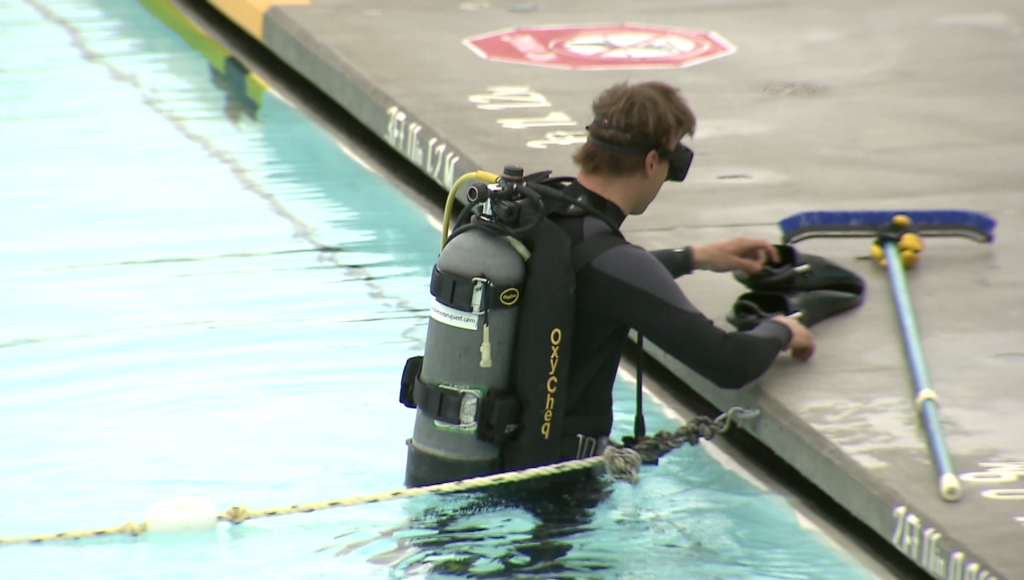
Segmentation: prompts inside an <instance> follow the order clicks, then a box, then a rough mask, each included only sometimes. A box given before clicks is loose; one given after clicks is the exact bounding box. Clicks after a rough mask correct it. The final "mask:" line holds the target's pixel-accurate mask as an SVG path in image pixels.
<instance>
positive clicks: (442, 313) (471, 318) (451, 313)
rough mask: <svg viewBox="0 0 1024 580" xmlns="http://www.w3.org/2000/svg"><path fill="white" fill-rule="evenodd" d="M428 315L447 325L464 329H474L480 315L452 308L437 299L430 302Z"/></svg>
mask: <svg viewBox="0 0 1024 580" xmlns="http://www.w3.org/2000/svg"><path fill="white" fill-rule="evenodd" d="M430 317H431V318H433V319H434V320H436V321H438V322H440V323H442V324H447V325H448V326H454V327H456V328H462V329H465V330H476V328H477V320H478V319H479V318H480V315H479V314H473V313H472V312H464V311H462V310H459V309H457V308H452V307H451V306H445V305H444V304H441V303H440V302H438V301H437V300H434V301H433V302H431V303H430Z"/></svg>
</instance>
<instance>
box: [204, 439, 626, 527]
mask: <svg viewBox="0 0 1024 580" xmlns="http://www.w3.org/2000/svg"><path fill="white" fill-rule="evenodd" d="M608 449H615V448H614V447H609V448H608ZM602 462H604V457H602V456H596V457H588V458H587V459H575V460H572V461H566V462H564V463H556V464H553V465H543V466H541V467H531V468H529V469H524V470H522V471H511V472H508V473H496V474H494V475H485V476H482V477H474V478H471V479H463V480H460V481H453V482H450V483H438V484H435V485H425V486H423V487H411V488H408V489H397V490H394V491H389V492H385V493H375V494H370V495H362V496H358V497H352V498H348V499H338V500H333V501H324V502H316V503H304V504H296V505H292V506H286V507H280V508H271V509H264V510H254V511H249V509H248V508H246V507H245V506H235V507H232V508H228V510H227V511H226V512H224V513H223V514H221V515H220V516H219V518H218V519H219V520H220V521H222V522H231V523H233V524H240V523H242V522H244V521H245V520H251V519H255V518H265V517H269V516H283V515H286V514H296V513H307V512H313V511H319V510H325V509H330V508H336V507H348V506H354V505H363V504H370V503H377V502H382V501H388V500H392V499H404V498H409V497H416V496H420V495H429V494H432V493H438V494H441V493H453V492H457V491H469V490H471V489H479V488H481V487H489V486H492V485H499V484H502V483H511V482H514V481H523V480H526V479H530V478H532V477H541V476H546V475H556V474H559V473H566V472H569V471H576V470H579V469H586V468H588V467H594V466H596V465H599V464H601V463H602Z"/></svg>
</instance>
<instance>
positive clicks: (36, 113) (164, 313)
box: [0, 0, 870, 580]
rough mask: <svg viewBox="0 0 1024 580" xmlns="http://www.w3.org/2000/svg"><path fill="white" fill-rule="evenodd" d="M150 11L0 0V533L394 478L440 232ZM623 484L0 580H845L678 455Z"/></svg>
mask: <svg viewBox="0 0 1024 580" xmlns="http://www.w3.org/2000/svg"><path fill="white" fill-rule="evenodd" d="M151 5H152V3H148V4H146V5H144V4H142V3H139V2H135V1H128V0H64V1H56V0H54V1H47V2H44V1H43V0H0V79H2V85H0V183H2V186H0V208H2V209H0V446H2V449H3V450H4V452H3V454H2V455H0V538H9V537H18V536H27V535H35V534H46V533H54V532H60V531H67V530H78V529H90V528H99V527H108V526H116V525H119V524H121V523H123V522H125V521H127V520H135V521H141V519H142V514H143V512H144V511H145V510H146V508H147V507H149V506H150V505H151V504H153V503H155V502H156V501H159V500H161V499H164V498H168V497H173V496H180V495H196V496H200V497H204V498H207V499H209V500H211V501H213V502H214V503H215V504H216V506H217V507H218V508H219V510H220V511H223V510H224V509H226V508H227V507H230V506H233V505H247V506H249V507H251V508H265V507H272V506H283V505H289V504H293V503H300V502H314V501H324V500H330V499H337V498H346V497H351V496H357V495H362V494H367V493H376V492H383V491H388V490H391V489H396V488H400V487H401V486H402V480H403V476H404V469H405V444H404V440H405V439H406V438H407V437H408V436H409V435H410V434H411V431H412V422H413V412H412V411H410V410H408V409H405V408H404V407H402V406H401V405H400V404H399V403H398V401H397V382H398V377H399V376H400V373H401V369H402V366H403V364H404V361H405V359H406V357H408V356H410V355H411V354H414V353H418V352H421V350H422V346H423V338H424V335H425V331H426V319H427V307H428V305H429V293H428V289H427V287H428V280H429V278H428V276H429V271H430V267H431V265H432V264H433V262H434V260H435V258H436V254H437V237H438V235H437V231H436V230H435V229H434V228H433V227H432V226H431V225H430V223H429V222H428V220H427V219H426V218H425V216H424V215H423V213H422V211H421V210H420V209H419V208H418V207H417V206H416V205H415V204H414V203H413V202H411V201H410V200H408V199H407V198H406V197H405V196H403V195H402V194H401V192H399V191H397V190H396V189H395V188H394V187H392V186H391V185H389V183H388V181H387V180H386V179H384V178H383V177H382V176H380V175H377V174H375V173H374V172H373V171H371V170H369V169H368V168H367V167H366V166H364V165H363V164H362V163H361V162H360V161H359V160H358V159H356V158H354V157H352V156H351V155H349V154H348V153H346V151H343V150H342V149H341V148H340V147H339V146H338V144H337V143H336V142H335V141H334V140H333V139H332V138H331V137H330V136H329V135H328V134H327V133H326V132H325V131H323V130H322V129H320V128H319V127H317V126H316V125H314V124H313V123H312V122H310V121H309V120H307V119H306V118H305V117H304V116H303V115H302V114H301V113H300V112H298V111H297V110H295V109H294V108H292V107H291V106H289V105H288V104H286V103H285V102H283V101H282V100H280V99H278V98H277V97H275V96H274V95H273V94H270V93H267V94H266V95H264V99H263V103H262V106H261V107H260V108H259V110H258V113H256V114H253V111H251V110H246V108H245V107H244V106H243V105H241V104H240V103H239V102H238V100H237V99H236V98H234V97H232V96H231V95H229V94H228V93H227V92H225V91H224V90H223V89H222V88H218V87H219V86H223V83H220V82H213V81H212V80H211V71H210V66H209V64H208V62H207V60H206V59H205V58H204V57H203V56H202V55H201V54H200V53H199V52H196V50H195V49H193V48H192V47H190V46H189V44H188V43H186V41H185V40H183V39H182V37H181V36H179V35H178V34H176V33H174V32H172V31H171V30H170V29H169V28H168V27H167V26H166V25H165V24H163V23H162V22H161V21H160V20H159V19H158V18H157V17H156V16H154V14H153V13H152V12H150V11H149V10H147V7H146V6H150V7H152V6H151ZM645 408H646V409H647V414H648V428H649V429H650V430H654V429H659V428H668V429H673V428H675V426H676V425H677V423H676V422H675V421H674V420H673V419H671V418H670V417H669V415H668V414H666V413H665V412H664V411H663V410H662V409H660V408H659V407H658V406H657V405H656V403H655V402H653V401H648V403H647V405H646V407H645ZM632 410H633V409H632V393H631V391H630V385H629V384H628V383H626V382H624V381H622V382H621V384H619V385H618V387H617V401H616V414H617V418H616V424H617V426H618V429H619V431H618V432H617V436H621V435H624V434H626V433H627V432H628V429H629V425H631V423H632ZM641 477H642V478H641V481H640V483H639V484H637V485H635V486H630V485H628V484H624V483H611V482H608V481H598V482H592V483H589V484H587V485H582V486H575V487H572V488H566V487H565V486H556V487H555V488H553V489H552V490H549V492H548V493H540V492H537V491H535V490H534V491H531V490H528V489H525V490H524V489H518V488H512V489H508V490H503V491H502V492H500V493H496V494H483V493H468V494H460V495H457V496H435V497H424V498H416V499H411V500H401V501H394V502H389V503H383V504H376V505H370V506H360V507H352V508H342V509H335V510H327V511H322V512H316V513H310V514H299V515H291V516H283V517H277V518H267V519H260V520H254V521H249V522H246V523H244V524H242V525H238V526H229V525H226V524H222V525H221V527H220V528H218V530H217V531H215V532H209V533H200V534H192V535H184V536H166V535H165V536H160V535H154V534H147V535H143V536H141V537H139V538H129V537H124V536H119V537H115V538H108V539H102V540H85V541H68V542H53V543H46V544H37V545H15V546H3V547H0V578H4V579H8V578H11V579H13V578H31V579H36V578H39V579H68V578H75V579H86V580H91V579H94V578H97V579H98V578H103V579H104V580H109V579H121V578H125V579H129V578H217V579H220V578H420V577H423V578H427V577H429V578H510V577H515V578H537V579H541V578H574V579H575V578H600V579H605V578H621V579H627V578H629V579H634V578H658V579H665V578H680V579H682V578H693V579H725V578H728V579H732V578H743V579H768V578H787V579H798V578H815V579H817V578H828V579H838V580H842V579H848V578H849V579H853V578H868V577H870V576H869V574H868V573H867V572H866V571H865V570H864V569H863V568H861V567H859V566H858V565H856V564H853V563H851V562H850V561H849V559H848V558H847V557H846V556H844V555H842V554H840V553H838V552H837V551H836V550H834V549H833V548H832V547H831V546H830V545H829V544H828V542H827V541H826V540H824V539H823V537H822V536H821V535H820V534H819V533H817V532H815V531H813V530H808V529H805V528H804V527H802V526H801V525H800V524H799V522H798V520H797V518H796V516H795V514H794V512H793V510H792V508H791V507H790V506H789V505H788V504H787V503H786V502H785V501H783V500H782V498H780V497H777V496H775V495H772V494H770V493H767V492H764V491H762V490H759V489H758V488H756V487H754V486H752V485H751V484H749V483H748V482H747V481H745V480H744V479H743V478H741V477H740V476H739V475H737V474H736V473H734V472H732V471H730V470H728V469H726V468H724V467H723V466H722V465H721V464H719V463H718V462H717V461H716V460H715V459H713V458H712V457H711V456H709V455H708V454H707V453H706V452H705V451H704V450H703V449H701V448H685V449H680V450H677V451H675V452H673V453H672V454H670V455H669V456H668V457H666V458H665V459H663V460H662V462H661V465H660V466H658V467H656V468H644V470H643V472H642V476H641Z"/></svg>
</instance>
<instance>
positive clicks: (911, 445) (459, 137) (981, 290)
mask: <svg viewBox="0 0 1024 580" xmlns="http://www.w3.org/2000/svg"><path fill="white" fill-rule="evenodd" d="M210 4H212V5H214V6H215V7H216V8H218V9H219V10H221V11H222V12H223V13H224V14H225V15H226V16H228V17H229V18H231V19H232V20H234V21H235V22H236V23H237V24H238V25H239V26H240V27H242V28H243V29H245V30H246V31H247V32H248V33H249V34H250V35H252V36H253V38H255V39H257V40H259V41H260V42H261V43H263V44H264V45H265V46H266V47H267V48H268V49H269V50H270V51H272V52H273V53H274V54H276V55H277V56H278V57H279V58H280V59H282V60H283V61H284V62H285V63H286V64H288V65H289V66H290V67H291V68H293V69H294V70H296V71H297V72H299V73H300V74H301V75H303V76H305V77H306V78H307V79H308V80H310V81H311V82H312V83H313V84H315V85H316V86H317V87H319V88H320V89H321V90H322V91H323V92H325V93H326V94H327V95H329V96H330V97H331V98H332V99H333V100H335V101H336V102H337V103H338V104H339V105H341V106H342V107H343V108H345V109H346V110H347V111H349V112H350V113H351V114H352V115H353V116H354V117H355V118H357V119H358V120H359V121H360V122H361V123H362V124H364V125H365V126H366V127H368V128H369V129H370V130H371V131H372V132H374V133H375V134H376V135H378V136H379V137H380V138H381V139H382V140H383V141H384V142H386V143H388V144H389V145H390V146H391V147H393V148H394V149H395V150H396V151H398V152H400V153H401V154H402V155H403V156H404V157H405V158H406V159H408V160H409V161H410V162H411V163H412V164H413V165H415V166H416V167H418V168H419V169H420V170H421V171H422V172H423V173H424V174H425V175H427V176H429V177H430V178H431V179H433V180H434V181H435V182H436V183H438V184H439V185H441V186H444V187H447V186H449V185H450V184H451V183H452V181H453V180H454V179H455V178H456V177H458V176H459V175H462V174H464V173H467V172H469V171H474V170H477V169H485V170H488V171H499V170H500V169H501V168H502V167H503V166H504V165H506V164H510V163H512V164H518V165H522V166H524V167H525V168H526V169H527V170H528V171H533V170H543V169H553V170H555V172H556V173H558V174H565V175H571V174H573V173H574V167H573V166H572V165H571V162H570V160H569V157H570V155H571V152H572V151H573V149H574V146H575V145H576V144H578V143H579V142H580V141H581V140H582V138H583V135H584V132H583V128H584V126H585V125H586V124H587V123H588V122H589V121H590V102H591V100H592V99H593V97H594V96H596V95H597V93H599V92H600V91H601V90H602V89H604V88H605V87H607V86H609V85H611V84H614V83H616V82H620V81H623V80H629V81H634V82H635V81H643V80H654V79H657V80H664V81H666V82H669V83H672V84H674V85H678V86H680V87H681V88H682V90H683V93H684V95H685V96H686V97H687V99H688V101H689V102H690V104H691V105H692V107H693V108H694V110H695V112H696V113H697V116H698V128H697V135H696V138H695V140H694V143H693V146H694V149H695V150H696V158H695V161H694V166H693V168H692V170H691V172H690V176H689V177H688V178H687V180H686V182H685V183H683V184H668V185H666V187H665V188H664V189H663V192H662V194H661V196H660V197H659V198H658V200H657V201H656V202H655V203H654V205H652V207H651V208H650V209H649V210H648V212H647V213H646V214H645V215H643V216H636V217H632V218H630V219H628V220H627V221H626V224H625V226H624V228H623V229H624V231H625V233H626V235H627V237H628V238H629V239H630V241H632V242H634V243H638V244H640V245H642V246H644V247H648V248H651V249H656V248H662V247H678V246H683V245H691V244H700V243H704V242H708V241H713V240H716V239H721V238H724V237H731V236H737V235H743V236H756V237H763V238H766V239H771V240H777V239H778V236H779V231H778V227H777V226H776V223H777V222H778V221H779V220H780V219H782V218H784V217H786V216H789V215H791V214H793V213H797V212H801V211H810V210H869V209H880V210H901V209H907V210H916V209H965V210H973V211H979V212H983V213H986V214H988V215H990V216H992V217H993V218H995V219H996V220H998V222H999V225H998V227H997V229H996V239H995V242H994V243H993V244H977V243H974V242H970V241H965V240H962V239H929V240H926V244H927V248H926V250H925V251H924V253H923V255H922V260H921V263H920V264H919V265H918V266H917V267H916V268H915V269H913V270H912V271H910V272H909V274H908V281H909V286H910V291H911V294H912V296H913V304H914V308H915V311H916V314H917V319H918V325H919V328H920V331H921V336H922V343H923V348H924V353H925V357H926V360H927V362H928V365H929V370H930V374H931V377H932V383H933V386H934V388H935V390H936V391H937V392H938V393H939V396H940V398H941V406H940V416H941V418H942V423H943V428H944V430H945V433H946V442H947V445H948V447H949V450H950V454H951V456H952V461H953V464H954V466H955V468H956V470H957V472H958V473H959V474H960V476H961V479H962V483H963V487H964V496H963V498H962V499H961V500H959V501H958V502H955V503H949V502H945V501H943V500H942V499H941V498H940V497H939V494H938V489H937V485H936V476H935V472H934V469H933V467H932V464H931V456H930V452H929V450H928V446H927V442H926V439H925V435H924V431H923V430H922V428H921V426H920V425H919V421H918V419H917V413H916V411H915V409H914V406H913V387H912V384H911V379H910V374H909V371H908V366H907V363H906V359H905V356H904V352H903V342H902V336H901V334H900V328H899V323H898V318H897V313H896V309H895V306H894V304H893V300H892V297H891V295H890V291H889V283H888V278H887V276H886V273H885V271H884V269H882V268H880V267H878V266H877V264H875V263H874V262H872V261H870V260H867V259H864V258H865V256H867V253H868V247H869V244H870V240H869V239H840V240H809V241H806V242H801V243H800V244H799V247H800V249H801V250H803V251H806V252H809V253H814V254H819V255H823V256H826V257H828V258H830V259H833V260H835V261H837V262H839V263H841V264H843V265H845V266H847V267H849V268H851V269H853V270H855V271H856V272H858V273H859V274H860V275H861V276H862V277H863V278H864V279H865V281H866V282H867V284H868V291H867V296H866V299H865V302H864V304H863V305H862V306H861V307H859V308H858V309H856V310H854V311H852V312H850V313H847V314H844V315H841V316H838V317H836V318H834V319H831V320H828V321H826V322H823V323H821V324H820V325H817V326H815V327H814V331H815V334H816V336H817V339H818V352H817V354H816V356H815V358H814V359H813V360H812V361H811V362H810V363H808V364H799V363H796V362H794V361H792V360H791V359H789V358H788V357H783V358H781V359H780V360H779V361H778V362H777V363H776V364H775V366H774V367H773V368H772V369H771V370H770V371H769V372H768V373H767V374H766V375H765V376H764V377H762V378H761V379H760V380H758V381H757V382H756V383H755V384H753V385H750V386H748V387H746V388H744V389H742V390H740V391H736V392H732V391H724V390H720V389H718V388H717V387H715V386H714V385H712V384H710V383H708V382H707V381H706V380H704V379H702V378H701V377H699V376H697V375H695V374H694V373H692V372H691V371H690V370H689V369H688V368H686V367H685V366H684V365H682V364H680V363H679V362H677V361H675V360H673V359H672V358H671V357H668V356H667V355H665V354H664V353H662V352H661V351H659V350H658V349H657V348H656V347H654V346H653V345H651V344H649V343H648V344H647V345H646V348H647V352H648V353H649V354H650V355H651V356H653V357H654V358H656V359H657V360H658V361H659V362H661V363H662V364H663V365H664V366H665V367H667V368H668V369H670V370H671V371H672V372H673V373H674V374H676V375H677V376H678V377H680V378H681V379H682V380H683V381H684V382H685V383H687V384H688V385H689V386H690V387H691V388H692V389H693V390H694V391H696V392H697V393H699V394H700V395H701V396H703V397H704V398H705V399H707V400H709V401H711V402H712V403H713V404H715V405H716V406H717V407H719V408H720V409H724V408H727V407H730V406H733V405H742V406H756V407H758V408H759V409H760V410H761V416H760V417H759V418H758V420H757V421H756V422H752V423H750V424H748V425H747V426H746V429H747V431H748V432H749V433H750V434H751V435H752V436H754V437H755V438H756V439H758V440H759V441H760V442H762V443H763V444H765V445H766V446H767V447H769V448H770V449H772V450H773V451H774V452H775V453H776V454H777V455H778V456H779V457H781V458H782V459H783V460H784V461H786V462H787V463H788V464H790V465H791V466H793V467H794V468H795V469H797V470H798V471H799V472H800V473H801V474H803V476H804V477H806V478H807V479H808V480H810V481H811V482H812V483H814V484H815V485H816V486H817V487H819V488H820V489H821V490H823V491H824V492H825V493H827V494H828V495H829V496H831V497H832V498H833V499H834V500H835V501H836V502H837V503H839V504H840V505H841V506H843V507H844V508H845V509H846V510H848V511H849V512H850V513H852V514H853V515H854V516H855V517H857V518H858V519H859V520H861V521H862V522H864V523H865V524H866V525H867V526H869V527H870V528H871V529H872V530H874V531H875V532H876V533H877V534H878V535H880V536H881V537H883V538H885V539H887V540H889V541H890V542H892V543H893V544H894V545H895V546H896V547H897V548H898V549H899V550H900V551H902V552H903V553H904V554H905V556H906V557H907V558H908V559H909V560H911V561H913V562H915V563H916V564H917V565H918V566H919V567H920V568H921V569H922V570H925V571H926V572H928V573H929V574H931V575H932V576H933V577H935V578H940V579H944V580H945V579H949V580H953V579H960V580H967V579H971V580H982V579H992V578H1000V579H1003V580H1007V579H1011V578H1018V577H1022V576H1024V550H1021V549H1020V546H1022V545H1024V424H1022V422H1021V421H1020V420H1018V419H1017V417H1018V416H1022V415H1024V397H1021V396H1020V394H1019V393H1018V392H1017V390H1016V389H1017V387H1018V385H1019V383H1020V379H1019V377H1020V375H1021V374H1022V373H1024V308H1022V307H1021V305H1020V302H1021V297H1024V268H1022V266H1024V258H1022V255H1024V235H1022V233H1021V232H1022V230H1024V228H1022V226H1024V213H1022V212H1024V191H1022V189H1024V163H1022V162H1021V161H1020V159H1022V158H1024V99H1021V96H1020V95H1021V94H1024V64H1022V63H1024V58H1022V57H1024V6H1016V5H1010V4H1009V3H1005V2H999V1H997V0H980V1H979V2H975V3H972V4H971V5H970V7H966V6H964V5H963V4H961V3H954V2H952V1H951V0H938V1H935V2H924V1H923V0H914V1H911V2H904V3H899V4H890V3H871V4H868V5H864V4H860V5H847V4H842V3H828V4H821V3H815V2H810V1H808V0H804V1H793V2H788V3H769V2H762V1H757V0H742V1H740V2H734V3H728V4H722V3H711V2H690V3H679V2H667V1H660V0H643V1H642V2H636V3H633V4H630V5H626V4H625V3H621V2H608V1H606V0H599V1H596V2H587V3H583V2H579V1H565V2H546V3H544V2H536V3H517V2H501V3H497V2H483V1H481V2H462V3H458V2H416V3H408V2H398V1H374V0H312V1H309V0H291V1H287V2H285V1H280V0H278V1H274V0H234V1H232V0H211V1H210ZM623 23H629V24H623ZM596 26H600V28H599V29H598V28H594V27H596ZM693 31H697V32H701V33H706V32H710V31H713V32H715V33H717V34H696V33H694V32H693ZM491 33H496V34H491ZM467 39H477V40H467ZM484 57H487V58H484ZM685 59H690V61H689V64H690V66H686V67H682V66H681V64H686V63H685V62H684V61H685ZM623 62H627V63H628V65H629V66H630V68H608V67H619V66H624V65H623V64H622V63H623ZM655 66H657V67H661V68H651V67H655ZM558 67H561V68H558ZM569 67H575V68H569ZM588 67H596V68H588ZM680 284H681V285H682V287H683V288H684V290H685V291H686V293H687V295H688V296H689V297H690V298H691V300H693V301H694V303H695V304H697V305H698V306H699V307H700V308H701V309H702V310H703V311H704V312H705V313H706V314H707V315H708V316H710V317H712V318H713V319H714V320H715V321H716V323H718V324H719V325H721V326H722V327H724V328H729V326H728V324H727V323H726V322H725V314H726V312H727V311H728V310H729V308H730V307H731V304H732V302H733V301H734V300H735V298H736V296H738V295H739V294H740V293H742V292H743V287H742V286H740V285H739V284H738V283H736V282H735V281H734V280H733V279H732V277H731V276H728V275H711V274H707V273H698V274H695V275H693V276H688V277H685V278H683V279H681V280H680Z"/></svg>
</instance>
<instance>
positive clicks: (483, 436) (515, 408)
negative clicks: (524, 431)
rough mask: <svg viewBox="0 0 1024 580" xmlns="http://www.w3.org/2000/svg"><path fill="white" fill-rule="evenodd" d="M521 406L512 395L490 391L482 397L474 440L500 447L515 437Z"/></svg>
mask: <svg viewBox="0 0 1024 580" xmlns="http://www.w3.org/2000/svg"><path fill="white" fill-rule="evenodd" d="M522 414H523V406H522V404H520V402H519V399H517V398H516V397H515V395H513V394H512V393H509V392H502V393H499V392H497V391H491V392H490V393H488V394H487V396H486V397H484V400H483V406H482V407H481V408H480V421H479V423H480V424H479V425H478V426H477V429H476V438H477V439H479V440H481V441H487V442H489V443H493V444H495V445H498V446H500V445H502V444H504V443H505V442H506V441H508V440H509V439H511V438H512V437H514V436H515V434H516V432H517V431H518V429H519V419H520V416H521V415H522Z"/></svg>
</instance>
